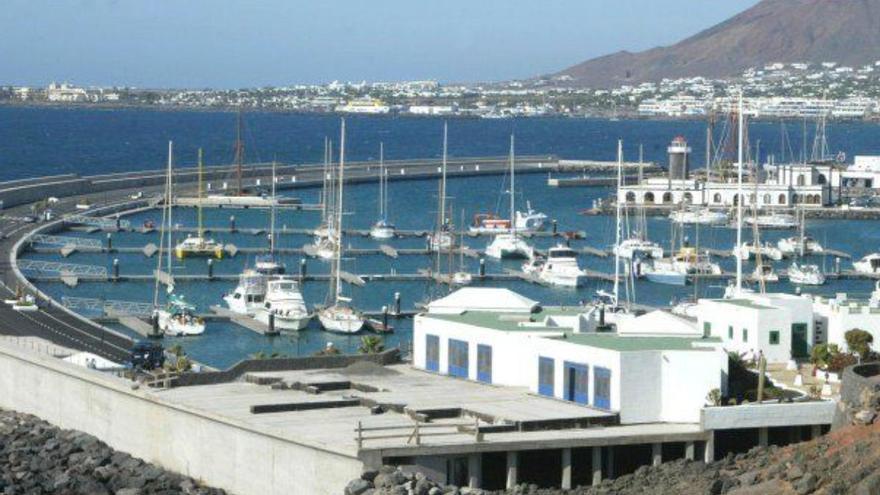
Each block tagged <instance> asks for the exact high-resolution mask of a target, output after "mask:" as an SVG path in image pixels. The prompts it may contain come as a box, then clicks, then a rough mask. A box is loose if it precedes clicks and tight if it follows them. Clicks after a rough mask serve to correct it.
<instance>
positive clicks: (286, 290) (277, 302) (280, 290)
mask: <svg viewBox="0 0 880 495" xmlns="http://www.w3.org/2000/svg"><path fill="white" fill-rule="evenodd" d="M270 318H272V320H273V321H272V325H273V326H274V328H275V329H276V330H302V329H304V328H306V327H307V326H308V324H309V320H311V319H312V315H310V314H309V310H308V308H307V307H306V303H305V300H304V299H303V295H302V292H301V291H300V288H299V283H298V282H297V281H296V280H294V279H292V278H290V277H285V276H276V277H273V278H271V279H269V280H268V281H266V297H265V301H264V302H263V304H262V305H261V306H260V307H259V309H258V310H257V311H256V312H255V319H256V320H257V321H259V322H261V323H264V324H266V325H270V323H269V319H270Z"/></svg>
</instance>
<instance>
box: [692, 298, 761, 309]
mask: <svg viewBox="0 0 880 495" xmlns="http://www.w3.org/2000/svg"><path fill="white" fill-rule="evenodd" d="M709 300H710V301H713V302H717V303H722V304H732V305H734V306H739V307H741V308H748V309H777V308H774V307H773V306H764V305H763V304H758V303H756V302H754V301H752V300H751V299H709Z"/></svg>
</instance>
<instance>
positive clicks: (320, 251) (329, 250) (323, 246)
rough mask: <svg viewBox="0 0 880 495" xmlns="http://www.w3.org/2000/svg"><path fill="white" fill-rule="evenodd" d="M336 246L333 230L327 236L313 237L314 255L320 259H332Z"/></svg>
mask: <svg viewBox="0 0 880 495" xmlns="http://www.w3.org/2000/svg"><path fill="white" fill-rule="evenodd" d="M336 244H337V241H336V235H335V232H334V231H333V230H330V231H329V232H328V235H327V236H315V242H314V247H315V254H316V255H317V256H318V257H319V258H321V259H325V260H329V259H333V255H334V254H335V253H336Z"/></svg>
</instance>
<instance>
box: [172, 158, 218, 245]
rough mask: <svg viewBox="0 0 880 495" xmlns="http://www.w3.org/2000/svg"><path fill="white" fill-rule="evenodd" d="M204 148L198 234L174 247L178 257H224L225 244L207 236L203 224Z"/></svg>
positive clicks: (200, 176) (200, 175) (200, 164)
mask: <svg viewBox="0 0 880 495" xmlns="http://www.w3.org/2000/svg"><path fill="white" fill-rule="evenodd" d="M203 195H204V193H203V191H202V149H201V148H199V189H198V198H197V201H196V210H197V212H198V213H197V215H198V228H197V229H196V235H189V236H187V237H186V238H185V239H184V240H183V241H181V242H180V243H179V244H177V246H175V248H174V253H175V254H176V255H177V258H178V259H184V258H186V257H188V256H212V257H214V258H217V259H221V258H223V245H222V244H220V243H219V242H217V241H215V240H214V239H210V238H208V237H205V229H204V226H203V225H202V196H203Z"/></svg>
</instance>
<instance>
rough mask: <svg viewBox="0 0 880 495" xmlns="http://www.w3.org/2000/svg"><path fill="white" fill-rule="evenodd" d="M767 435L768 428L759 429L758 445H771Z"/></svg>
mask: <svg viewBox="0 0 880 495" xmlns="http://www.w3.org/2000/svg"><path fill="white" fill-rule="evenodd" d="M767 433H768V431H767V428H766V427H765V428H758V445H759V446H760V447H766V446H767V444H768V443H769V440H768V435H767Z"/></svg>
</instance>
